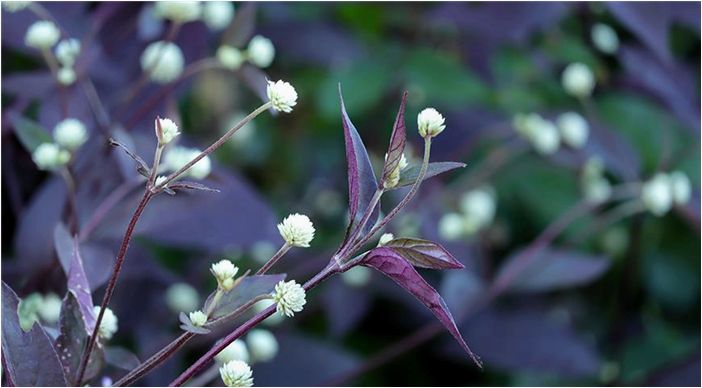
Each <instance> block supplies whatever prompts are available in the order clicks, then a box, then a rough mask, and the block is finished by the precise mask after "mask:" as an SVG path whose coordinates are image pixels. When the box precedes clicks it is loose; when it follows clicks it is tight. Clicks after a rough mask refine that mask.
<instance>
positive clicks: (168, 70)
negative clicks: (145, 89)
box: [140, 2, 185, 84]
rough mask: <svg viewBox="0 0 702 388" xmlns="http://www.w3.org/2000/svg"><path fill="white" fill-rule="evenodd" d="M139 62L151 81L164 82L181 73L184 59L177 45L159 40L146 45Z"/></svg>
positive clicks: (173, 78)
mask: <svg viewBox="0 0 702 388" xmlns="http://www.w3.org/2000/svg"><path fill="white" fill-rule="evenodd" d="M157 4H161V2H158V3H157ZM140 62H141V69H142V70H143V71H144V72H147V73H148V74H149V78H151V80H152V81H154V82H157V83H161V84H165V83H169V82H171V81H173V80H175V79H176V78H178V77H179V76H180V75H181V74H182V73H183V66H184V64H185V59H184V58H183V52H182V51H181V50H180V47H178V45H176V44H174V43H171V42H166V41H162V40H161V41H158V42H154V43H151V44H150V45H148V46H146V49H144V52H143V53H142V54H141V61H140Z"/></svg>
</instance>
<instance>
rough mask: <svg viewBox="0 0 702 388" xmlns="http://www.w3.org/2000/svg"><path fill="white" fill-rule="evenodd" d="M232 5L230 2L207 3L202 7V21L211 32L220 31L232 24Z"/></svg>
mask: <svg viewBox="0 0 702 388" xmlns="http://www.w3.org/2000/svg"><path fill="white" fill-rule="evenodd" d="M233 17H234V4H233V3H232V2H231V1H207V2H205V4H204V5H203V6H202V21H204V22H205V24H206V25H207V27H209V28H210V30H212V31H221V30H223V29H225V28H227V26H228V25H229V23H231V22H232V18H233Z"/></svg>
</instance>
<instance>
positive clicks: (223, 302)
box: [204, 274, 285, 327]
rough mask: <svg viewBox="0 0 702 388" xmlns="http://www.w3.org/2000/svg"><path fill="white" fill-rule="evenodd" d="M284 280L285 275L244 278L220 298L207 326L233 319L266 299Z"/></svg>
mask: <svg viewBox="0 0 702 388" xmlns="http://www.w3.org/2000/svg"><path fill="white" fill-rule="evenodd" d="M283 280H285V274H276V275H254V276H245V277H244V278H243V279H241V282H240V283H239V285H237V286H236V287H234V289H232V290H231V291H229V292H227V293H226V294H224V295H223V296H222V298H221V299H220V301H219V303H218V304H217V307H216V308H215V309H214V311H213V312H212V314H211V315H210V318H211V319H212V321H210V322H209V323H208V324H207V326H208V327H209V326H210V325H216V324H220V323H222V322H226V321H228V320H231V319H234V318H236V317H238V316H239V315H241V314H242V313H243V312H244V311H246V310H247V309H248V308H249V307H251V306H252V305H253V304H254V303H256V302H258V301H259V300H261V299H264V298H266V297H268V296H269V295H270V294H271V293H272V292H273V290H274V288H275V285H276V284H278V282H280V281H283ZM213 297H214V293H213V294H211V295H210V296H209V297H208V298H207V301H205V307H204V310H207V309H208V306H209V305H210V304H211V303H212V298H213Z"/></svg>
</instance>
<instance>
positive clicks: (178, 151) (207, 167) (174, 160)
mask: <svg viewBox="0 0 702 388" xmlns="http://www.w3.org/2000/svg"><path fill="white" fill-rule="evenodd" d="M200 152H201V151H200V150H199V149H197V148H187V147H180V146H176V147H173V148H171V149H169V150H168V152H166V154H165V155H164V156H163V164H162V167H163V169H164V170H166V171H177V170H179V169H180V168H181V167H183V166H185V165H186V164H188V163H190V161H191V160H193V159H195V157H197V156H198V155H200ZM210 172H212V161H211V160H210V157H209V156H205V157H204V158H202V159H200V160H198V162H197V163H195V164H194V165H193V166H192V167H190V168H189V169H188V171H187V172H186V173H185V174H186V175H189V176H191V177H193V178H195V179H205V178H207V176H208V175H210Z"/></svg>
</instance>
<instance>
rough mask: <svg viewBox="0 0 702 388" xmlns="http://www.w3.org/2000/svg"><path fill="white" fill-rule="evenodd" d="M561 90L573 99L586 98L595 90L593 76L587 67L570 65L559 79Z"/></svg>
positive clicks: (579, 64)
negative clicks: (561, 85)
mask: <svg viewBox="0 0 702 388" xmlns="http://www.w3.org/2000/svg"><path fill="white" fill-rule="evenodd" d="M561 83H562V84H563V89H565V91H566V93H568V94H570V95H571V96H574V97H579V98H582V97H587V96H589V95H590V94H591V93H592V90H593V89H594V88H595V76H594V75H593V74H592V71H591V70H590V68H589V67H587V65H585V64H583V63H571V64H570V65H568V67H566V69H565V70H564V71H563V76H562V78H561Z"/></svg>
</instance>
